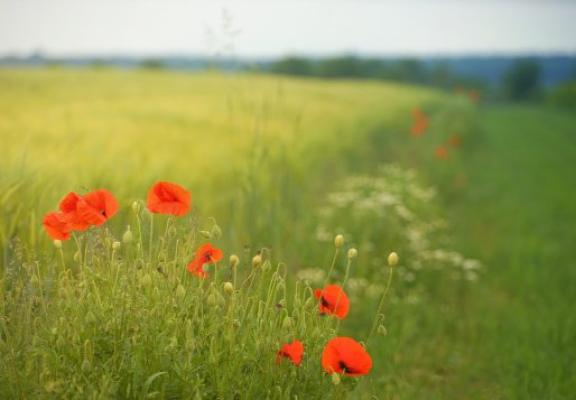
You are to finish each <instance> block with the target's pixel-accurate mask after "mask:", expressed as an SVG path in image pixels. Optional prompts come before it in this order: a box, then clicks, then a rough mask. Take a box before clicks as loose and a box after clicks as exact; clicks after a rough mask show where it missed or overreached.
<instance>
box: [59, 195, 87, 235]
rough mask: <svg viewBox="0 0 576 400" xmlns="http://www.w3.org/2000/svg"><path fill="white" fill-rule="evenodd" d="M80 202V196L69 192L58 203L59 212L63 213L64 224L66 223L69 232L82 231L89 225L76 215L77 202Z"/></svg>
mask: <svg viewBox="0 0 576 400" xmlns="http://www.w3.org/2000/svg"><path fill="white" fill-rule="evenodd" d="M80 201H82V196H80V195H78V194H76V193H74V192H70V193H68V194H67V195H66V196H64V198H63V199H62V200H61V201H60V211H62V213H64V217H65V219H66V222H67V223H68V225H69V227H70V229H71V230H78V231H83V230H85V229H86V228H88V226H90V224H89V223H88V222H86V221H84V220H83V219H82V218H81V217H80V216H79V215H78V202H80Z"/></svg>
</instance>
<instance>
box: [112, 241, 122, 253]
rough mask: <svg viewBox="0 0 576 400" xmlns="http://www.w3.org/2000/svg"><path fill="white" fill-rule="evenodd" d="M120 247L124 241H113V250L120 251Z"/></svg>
mask: <svg viewBox="0 0 576 400" xmlns="http://www.w3.org/2000/svg"><path fill="white" fill-rule="evenodd" d="M120 247H122V243H120V242H113V243H112V250H114V251H118V250H120Z"/></svg>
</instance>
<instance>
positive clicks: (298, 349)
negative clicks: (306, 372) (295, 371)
mask: <svg viewBox="0 0 576 400" xmlns="http://www.w3.org/2000/svg"><path fill="white" fill-rule="evenodd" d="M303 354H304V345H303V344H302V342H301V341H299V340H294V341H293V342H292V343H286V344H285V345H283V346H282V347H281V348H280V350H278V354H277V356H276V363H277V364H279V363H280V361H282V357H286V358H288V359H289V360H290V361H292V363H294V365H296V366H298V367H299V366H300V363H301V362H302V356H303Z"/></svg>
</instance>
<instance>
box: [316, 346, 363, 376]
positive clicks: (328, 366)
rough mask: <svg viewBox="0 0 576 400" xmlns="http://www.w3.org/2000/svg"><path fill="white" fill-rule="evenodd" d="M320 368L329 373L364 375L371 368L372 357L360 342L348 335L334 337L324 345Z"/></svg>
mask: <svg viewBox="0 0 576 400" xmlns="http://www.w3.org/2000/svg"><path fill="white" fill-rule="evenodd" d="M322 368H324V371H326V372H327V373H329V374H333V373H337V374H345V375H348V376H361V375H366V374H368V373H369V372H370V370H371V369H372V358H371V357H370V354H368V352H367V351H366V350H365V349H364V347H362V345H361V344H360V343H358V342H357V341H355V340H354V339H352V338H349V337H344V336H340V337H335V338H333V339H331V340H330V341H329V342H328V343H327V344H326V347H324V351H323V352H322Z"/></svg>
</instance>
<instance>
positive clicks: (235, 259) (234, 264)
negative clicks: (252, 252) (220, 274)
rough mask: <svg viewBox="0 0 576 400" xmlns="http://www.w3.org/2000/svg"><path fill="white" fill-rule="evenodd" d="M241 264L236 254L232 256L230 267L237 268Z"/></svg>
mask: <svg viewBox="0 0 576 400" xmlns="http://www.w3.org/2000/svg"><path fill="white" fill-rule="evenodd" d="M239 263H240V259H239V258H238V256H237V255H236V254H232V255H231V256H230V267H232V268H236V267H237V266H238V264H239Z"/></svg>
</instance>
